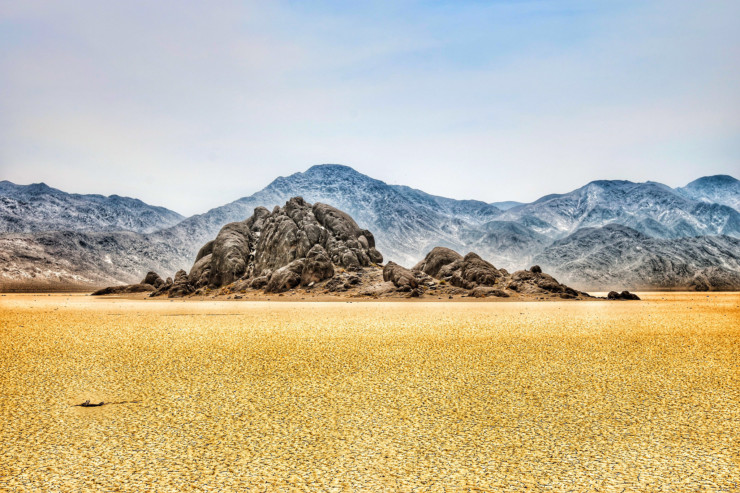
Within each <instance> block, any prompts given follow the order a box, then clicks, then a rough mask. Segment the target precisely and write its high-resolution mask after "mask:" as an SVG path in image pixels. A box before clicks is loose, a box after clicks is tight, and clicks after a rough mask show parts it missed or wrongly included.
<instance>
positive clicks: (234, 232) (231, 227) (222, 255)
mask: <svg viewBox="0 0 740 493" xmlns="http://www.w3.org/2000/svg"><path fill="white" fill-rule="evenodd" d="M253 243H254V239H253V237H252V233H251V232H250V229H249V226H248V225H247V224H246V221H243V222H236V223H229V224H227V225H226V226H224V227H223V228H221V231H219V233H218V236H216V239H215V240H214V242H213V246H212V247H211V250H212V251H211V254H210V255H211V264H210V270H209V284H210V285H211V286H224V285H226V284H231V283H232V282H234V281H235V280H237V279H239V278H240V277H241V276H243V275H244V274H245V273H246V271H247V265H248V264H249V260H250V253H251V250H252V245H253ZM207 246H208V244H206V247H207ZM204 248H205V247H204ZM201 250H202V249H201ZM206 256H207V255H206ZM204 258H205V257H204ZM201 268H202V269H205V268H206V266H201ZM191 270H192V269H191Z"/></svg>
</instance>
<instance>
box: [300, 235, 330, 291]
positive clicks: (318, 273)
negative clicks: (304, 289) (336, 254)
mask: <svg viewBox="0 0 740 493" xmlns="http://www.w3.org/2000/svg"><path fill="white" fill-rule="evenodd" d="M333 275H334V264H333V263H332V261H331V259H330V258H329V254H328V253H326V250H324V247H322V246H321V245H314V246H313V247H311V249H310V250H309V251H308V254H306V262H305V263H304V265H303V271H302V272H301V284H303V285H304V286H307V285H309V284H311V283H317V282H321V281H323V280H324V279H329V278H330V277H332V276H333Z"/></svg>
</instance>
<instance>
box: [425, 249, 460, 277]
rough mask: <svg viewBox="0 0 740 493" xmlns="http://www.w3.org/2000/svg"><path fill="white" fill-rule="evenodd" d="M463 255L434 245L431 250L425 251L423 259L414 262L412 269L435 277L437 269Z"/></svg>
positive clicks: (458, 259) (437, 273)
mask: <svg viewBox="0 0 740 493" xmlns="http://www.w3.org/2000/svg"><path fill="white" fill-rule="evenodd" d="M462 259H463V256H462V255H460V254H459V253H457V252H456V251H454V250H450V249H449V248H445V247H434V248H433V249H432V251H431V252H429V253H427V255H426V257H424V260H422V261H421V262H419V263H418V264H416V265H415V266H414V268H413V270H418V271H421V272H423V273H424V274H426V275H428V276H432V277H437V276H438V275H439V271H440V270H441V269H442V268H443V267H445V266H446V265H449V264H452V263H453V262H456V261H461V260H462Z"/></svg>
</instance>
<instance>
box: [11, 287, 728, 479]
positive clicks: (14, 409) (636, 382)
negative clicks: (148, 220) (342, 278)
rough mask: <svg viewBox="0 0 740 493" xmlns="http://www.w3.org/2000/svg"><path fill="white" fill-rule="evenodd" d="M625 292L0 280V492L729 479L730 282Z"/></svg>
mask: <svg viewBox="0 0 740 493" xmlns="http://www.w3.org/2000/svg"><path fill="white" fill-rule="evenodd" d="M640 294H641V296H642V297H643V300H644V301H641V302H607V301H582V302H565V301H563V302H559V301H553V302H547V303H537V302H510V303H480V302H479V303H465V302H455V303H446V302H421V301H420V302H365V303H358V302H354V303H348V302H327V303H317V302H304V303H301V302H281V303H275V302H255V301H194V300H186V301H182V300H177V301H170V300H165V299H163V300H127V299H110V298H108V299H94V298H91V297H88V296H83V295H51V296H47V295H5V296H3V297H0V423H2V425H1V426H0V443H1V444H2V447H0V490H2V491H51V490H58V491H96V490H100V491H112V490H115V491H145V490H151V491H183V490H191V489H192V490H213V491H217V490H251V489H254V490H255V491H275V490H277V491H290V490H292V489H294V488H295V489H296V490H299V491H300V490H318V491H342V490H350V491H357V490H362V491H388V490H400V491H412V490H417V491H455V490H460V491H488V490H490V491H501V490H503V491H531V490H534V491H661V490H665V491H702V490H707V491H738V490H740V296H739V295H738V294H737V293H704V294H697V293H693V294H684V293H653V294H644V293H640ZM88 399H89V400H90V401H91V402H93V403H97V402H100V401H103V402H105V403H106V404H105V405H103V406H100V407H88V408H85V407H78V406H75V404H79V403H81V402H84V401H85V400H88Z"/></svg>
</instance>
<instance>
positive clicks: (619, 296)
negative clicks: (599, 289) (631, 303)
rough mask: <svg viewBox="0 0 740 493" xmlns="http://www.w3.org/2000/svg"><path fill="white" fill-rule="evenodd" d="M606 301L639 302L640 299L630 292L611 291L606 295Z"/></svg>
mask: <svg viewBox="0 0 740 493" xmlns="http://www.w3.org/2000/svg"><path fill="white" fill-rule="evenodd" d="M606 299H608V300H639V299H640V297H639V296H637V295H636V294H634V293H630V292H629V291H622V292H621V293H618V292H616V291H609V294H607V295H606Z"/></svg>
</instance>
